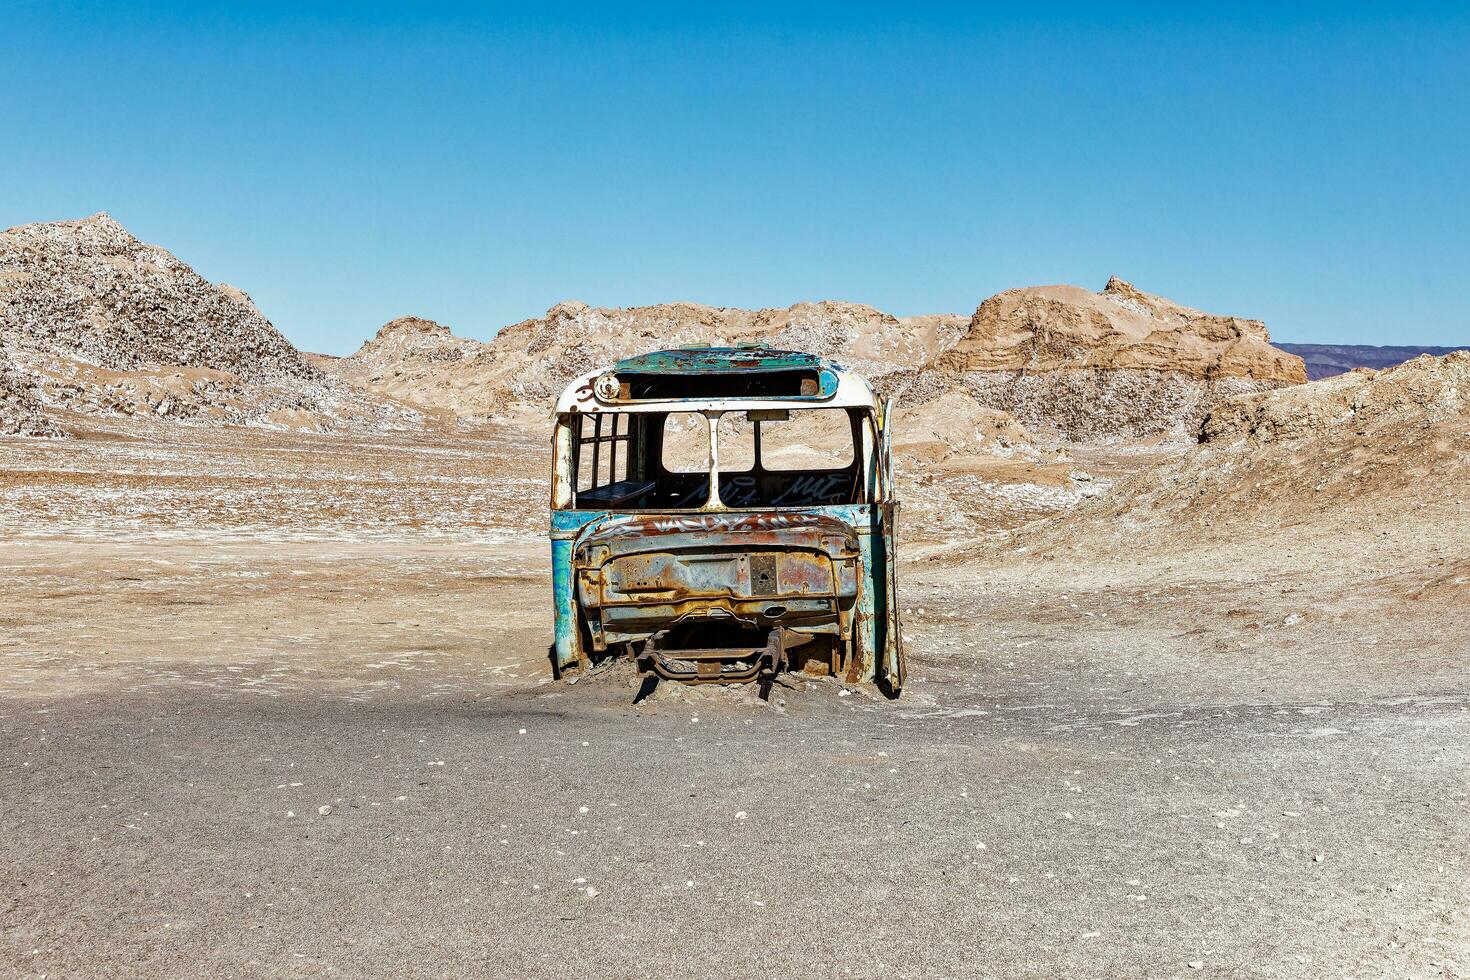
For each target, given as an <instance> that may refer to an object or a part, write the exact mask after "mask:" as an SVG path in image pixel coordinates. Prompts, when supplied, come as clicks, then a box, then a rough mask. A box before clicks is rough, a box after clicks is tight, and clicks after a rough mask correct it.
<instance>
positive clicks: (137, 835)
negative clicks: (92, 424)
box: [0, 429, 1470, 977]
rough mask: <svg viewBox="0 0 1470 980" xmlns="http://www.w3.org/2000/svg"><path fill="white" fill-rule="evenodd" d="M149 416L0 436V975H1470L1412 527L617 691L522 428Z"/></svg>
mask: <svg viewBox="0 0 1470 980" xmlns="http://www.w3.org/2000/svg"><path fill="white" fill-rule="evenodd" d="M160 431H161V430H160ZM173 431H174V434H172V435H167V436H165V435H155V436H154V437H151V438H148V439H139V438H136V437H133V436H127V435H122V434H117V435H115V437H114V438H112V439H111V440H104V439H100V438H92V439H81V440H68V441H21V440H4V441H0V489H3V502H0V573H3V574H0V974H3V975H5V976H43V975H44V976H49V977H58V976H85V977H97V976H139V975H146V976H325V975H339V976H385V977H386V976H465V975H483V976H517V977H522V976H524V977H531V976H579V975H580V976H610V977H643V976H650V977H661V976H670V975H719V976H812V977H831V976H857V977H878V976H882V977H910V976H914V977H918V976H925V977H927V976H940V977H944V976H948V977H973V976H1023V977H1056V976H1094V977H1120V976H1147V977H1159V976H1232V977H1233V976H1249V977H1277V976H1279V977H1322V976H1362V977H1368V976H1452V977H1453V976H1463V975H1466V974H1467V973H1470V914H1467V909H1470V884H1467V883H1470V809H1467V797H1470V668H1467V666H1466V658H1465V656H1464V653H1465V650H1466V649H1467V645H1470V644H1467V640H1470V629H1467V627H1466V625H1465V621H1464V618H1463V617H1462V616H1460V615H1459V614H1458V606H1456V605H1455V604H1451V603H1442V602H1438V601H1436V599H1435V593H1434V592H1433V589H1430V591H1429V593H1427V594H1426V592H1425V584H1424V583H1425V582H1431V584H1434V583H1437V585H1435V587H1437V588H1440V589H1458V588H1461V587H1462V586H1463V581H1464V579H1465V572H1466V569H1464V568H1460V569H1459V570H1458V571H1457V572H1456V571H1454V570H1451V573H1447V572H1446V571H1445V570H1444V568H1443V566H1442V565H1436V566H1435V567H1434V568H1430V567H1429V564H1428V559H1427V558H1426V557H1425V556H1424V554H1423V552H1422V551H1420V550H1418V549H1416V548H1415V547H1414V545H1413V543H1412V542H1397V541H1396V542H1390V543H1387V544H1385V543H1384V542H1383V541H1382V540H1381V539H1377V538H1373V539H1370V538H1366V537H1365V538H1363V539H1362V540H1357V539H1354V540H1348V541H1342V542H1335V543H1334V544H1333V546H1332V547H1331V548H1330V549H1327V548H1316V549H1314V548H1296V549H1293V550H1292V551H1291V552H1290V553H1288V552H1286V551H1284V550H1282V551H1273V552H1269V553H1265V554H1260V553H1255V552H1253V553H1252V555H1251V556H1249V557H1247V556H1245V555H1244V554H1240V553H1232V552H1230V551H1229V550H1228V549H1225V550H1222V551H1221V552H1219V553H1218V554H1213V555H1206V556H1202V557H1198V558H1196V559H1193V560H1190V559H1182V558H1179V557H1177V556H1175V557H1166V556H1151V555H1147V554H1127V555H1123V554H1094V555H1088V556H1085V557H1082V558H1078V557H1066V558H1058V559H1056V560H1047V559H1045V558H1044V556H1034V555H1033V556H1029V557H1028V556H1023V555H1017V554H1010V553H1007V552H1005V551H1004V550H1003V549H1001V550H994V551H991V552H985V553H983V554H981V556H980V557H978V558H976V557H971V558H968V559H966V560H964V561H963V562H956V561H951V560H949V559H947V558H946V557H945V556H946V555H947V554H949V552H948V551H947V550H946V549H945V548H944V547H940V546H939V545H938V544H937V543H932V542H924V541H921V540H915V541H911V542H909V543H908V556H907V560H906V562H905V564H904V566H903V569H902V588H903V590H904V594H905V605H906V607H907V620H906V626H907V636H908V643H909V649H910V653H911V657H912V674H913V680H912V682H911V683H910V685H909V687H908V689H906V691H905V692H904V694H903V696H902V697H901V698H900V699H899V700H897V701H894V702H889V701H884V700H882V699H880V698H878V697H876V696H875V695H872V694H870V693H869V692H867V691H866V690H863V689H859V688H848V687H844V686H842V685H840V684H837V683H834V682H830V681H825V680H802V679H796V678H792V679H788V682H787V683H786V684H785V685H784V686H782V687H779V688H778V689H777V691H776V693H775V695H774V696H773V698H772V701H771V702H770V703H763V702H761V701H759V700H758V699H756V698H755V697H754V696H753V695H752V694H751V693H750V692H749V691H747V690H744V689H734V690H724V689H708V688H701V689H669V688H668V687H667V686H665V687H662V688H660V689H659V690H658V691H657V692H656V693H655V694H654V696H653V697H651V698H650V699H648V700H647V701H645V702H642V703H641V704H637V705H635V704H634V703H633V693H634V688H633V686H632V681H633V678H632V676H631V674H630V672H629V670H628V668H626V667H622V666H614V667H612V668H609V669H608V670H606V671H605V672H602V673H598V674H594V675H592V676H589V677H586V678H584V679H582V680H581V681H580V682H578V683H576V684H574V685H567V684H558V683H553V682H551V681H550V680H549V677H548V671H547V668H546V663H545V649H546V643H547V639H548V634H549V630H550V624H549V606H548V602H547V598H548V597H547V592H548V587H547V581H546V578H547V562H546V558H545V547H544V545H543V543H542V541H541V540H540V536H539V530H538V527H537V525H538V523H539V522H540V521H541V520H542V515H541V512H540V508H541V506H542V502H543V500H544V482H542V474H541V459H542V455H543V448H542V445H541V440H540V439H539V438H538V439H535V440H527V439H521V438H520V437H517V436H515V435H513V434H508V433H504V432H493V431H487V432H453V433H445V434H443V435H442V436H441V437H434V438H430V437H425V438H423V439H421V440H419V441H417V442H413V443H409V442H400V443H397V444H393V445H388V444H376V443H372V442H370V441H364V440H353V439H348V438H340V439H334V438H328V437H305V436H301V437H287V436H281V435H269V434H264V433H250V432H248V431H244V430H241V431H223V430H222V431H220V432H214V433H206V432H204V431H202V430H199V431H192V430H187V429H177V430H173ZM1445 533H1446V534H1451V535H1456V534H1457V535H1460V536H1459V537H1452V538H1451V539H1449V542H1448V543H1449V546H1450V549H1449V550H1450V551H1451V552H1453V551H1454V550H1455V549H1456V548H1459V547H1460V546H1462V545H1464V544H1465V543H1466V542H1465V539H1464V532H1463V531H1457V530H1446V531H1445ZM1459 553H1460V554H1465V553H1470V550H1460V551H1459ZM1456 574H1458V575H1459V576H1460V577H1459V578H1458V579H1457V578H1455V577H1454V576H1455V575H1456ZM1411 594H1413V595H1416V596H1419V598H1418V599H1410V598H1408V596H1409V595H1411Z"/></svg>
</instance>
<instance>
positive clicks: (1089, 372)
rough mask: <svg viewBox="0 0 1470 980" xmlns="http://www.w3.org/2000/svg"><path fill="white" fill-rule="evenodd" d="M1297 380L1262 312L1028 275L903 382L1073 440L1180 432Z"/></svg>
mask: <svg viewBox="0 0 1470 980" xmlns="http://www.w3.org/2000/svg"><path fill="white" fill-rule="evenodd" d="M1304 381H1306V371H1305V368H1304V366H1303V364H1302V361H1301V359H1300V358H1298V357H1295V356H1293V355H1290V354H1287V353H1285V352H1283V351H1280V350H1278V349H1276V348H1275V347H1272V346H1271V342H1270V338H1269V337H1268V336H1267V333H1266V327H1265V324H1263V323H1261V322H1260V321H1259V320H1245V319H1241V318H1239V317H1231V316H1217V315H1214V314H1210V313H1202V312H1200V311H1199V310H1193V309H1189V308H1188V307H1184V306H1179V305H1178V304H1176V303H1173V302H1170V301H1169V300H1167V299H1164V298H1162V297H1159V296H1153V295H1150V294H1148V293H1145V292H1143V291H1141V290H1138V289H1136V288H1134V287H1133V286H1132V285H1130V284H1128V283H1126V282H1124V281H1122V280H1121V279H1117V278H1114V279H1111V280H1109V281H1108V284H1107V286H1106V288H1104V289H1103V290H1102V292H1098V293H1094V292H1089V291H1088V290H1085V289H1082V288H1080V287H1077V286H1033V287H1027V288H1024V289H1010V290H1006V291H1005V292H1002V293H997V294H996V295H995V296H992V297H990V298H989V299H987V300H986V301H985V302H984V303H982V304H980V306H979V308H978V309H976V311H975V315H974V316H973V317H971V319H970V323H969V326H968V328H967V330H966V331H965V332H964V334H963V335H962V336H960V337H959V338H958V339H957V340H956V341H955V343H954V344H953V345H952V346H950V347H949V348H948V349H947V350H945V351H944V352H942V353H941V354H939V355H938V356H936V357H935V358H933V359H932V360H931V361H930V362H929V363H928V364H926V365H925V366H924V368H923V369H922V370H921V371H919V372H918V373H917V374H916V376H915V377H914V378H913V379H912V381H911V382H909V384H908V386H907V392H906V396H907V399H908V400H919V399H921V398H927V397H931V396H932V395H933V394H934V393H935V392H936V391H942V390H946V389H950V388H961V389H963V390H965V391H967V392H969V393H970V394H971V395H972V396H973V397H974V398H975V399H976V400H977V401H978V402H980V403H981V404H982V405H986V406H989V407H992V408H996V409H1000V410H1002V411H1006V412H1009V413H1011V414H1012V415H1014V416H1016V417H1017V418H1018V419H1020V421H1021V422H1022V423H1023V424H1025V425H1028V426H1031V427H1034V428H1038V429H1045V430H1052V431H1056V432H1059V433H1060V434H1062V435H1064V436H1066V437H1067V438H1071V439H1094V438H1106V437H1115V436H1123V437H1137V436H1143V435H1149V434H1152V433H1158V432H1171V431H1172V432H1174V433H1176V434H1181V435H1182V434H1184V433H1186V432H1189V431H1190V430H1192V429H1193V428H1194V427H1195V426H1196V425H1197V424H1198V422H1199V420H1200V418H1202V417H1203V416H1204V414H1205V413H1206V412H1207V411H1208V410H1209V409H1210V407H1211V406H1213V405H1215V404H1217V403H1218V402H1219V401H1220V400H1221V399H1223V398H1226V397H1229V396H1231V395H1236V394H1241V393H1245V392H1251V391H1262V390H1267V389H1271V388H1277V387H1281V386H1283V385H1290V384H1299V383H1302V382H1304Z"/></svg>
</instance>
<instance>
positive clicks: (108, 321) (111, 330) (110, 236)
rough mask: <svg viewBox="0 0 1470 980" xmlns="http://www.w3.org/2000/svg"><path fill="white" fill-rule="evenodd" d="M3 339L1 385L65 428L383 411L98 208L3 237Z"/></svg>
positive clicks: (363, 415)
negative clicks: (5, 375)
mask: <svg viewBox="0 0 1470 980" xmlns="http://www.w3.org/2000/svg"><path fill="white" fill-rule="evenodd" d="M0 340H3V341H4V343H5V345H6V347H7V348H8V349H9V355H10V359H11V367H10V372H11V373H12V374H16V375H18V376H19V377H20V378H21V379H22V382H23V383H15V384H12V385H11V387H12V388H17V389H18V388H21V387H24V388H27V389H28V390H29V391H30V396H29V398H30V402H31V407H32V408H34V407H35V406H37V405H39V406H41V407H42V409H43V410H44V411H45V412H46V413H47V415H48V416H51V417H53V419H60V420H62V421H63V423H64V422H65V421H66V419H67V418H68V417H75V416H88V415H128V416H139V417H150V418H167V419H173V420H190V421H194V422H227V423H251V424H264V425H278V426H288V427H308V428H314V427H323V426H331V425H334V424H343V423H348V422H371V421H373V420H374V419H380V418H382V417H384V416H386V415H391V414H393V413H392V411H391V409H389V410H385V409H384V408H383V407H382V406H381V405H379V404H378V403H377V400H375V399H371V398H365V397H364V396H363V395H362V394H361V393H360V392H358V391H356V390H354V389H352V388H350V387H348V386H345V385H342V384H341V383H339V382H337V381H335V380H333V379H330V378H328V377H326V376H325V375H324V374H323V373H322V372H321V371H320V370H319V369H317V368H316V367H315V366H313V365H312V364H310V363H309V362H308V361H307V360H306V358H305V357H303V355H302V354H301V353H300V352H299V351H297V350H296V348H295V347H293V346H292V345H291V343H290V341H288V340H286V338H285V337H283V336H282V335H281V333H280V331H278V330H277V329H276V328H275V327H274V326H273V325H272V324H271V323H270V321H269V320H267V319H266V318H265V317H264V316H262V315H261V313H260V311H259V310H258V309H256V307H255V304H254V303H253V302H252V301H251V299H250V297H249V296H248V295H246V294H245V293H244V292H242V291H241V290H239V289H236V288H234V287H232V286H227V285H214V284H211V283H209V282H207V281H206V280H205V279H203V278H202V277H201V276H199V275H198V274H197V273H195V272H194V270H193V269H191V268H189V266H187V265H185V264H184V263H183V262H181V261H179V260H178V259H177V258H175V257H174V256H173V255H171V254H170V253H168V252H167V251H165V250H164V249H161V248H158V247H156V246H152V245H146V244H144V243H143V242H140V241H139V240H138V239H136V238H134V237H133V236H132V235H130V234H129V233H128V232H127V230H126V229H124V228H123V227H122V226H121V225H120V224H118V223H117V222H116V221H114V220H113V219H112V218H110V217H108V216H107V215H106V214H96V215H93V216H92V217H90V218H86V219H84V220H81V221H56V222H49V223H43V224H31V225H21V226H19V227H16V228H11V229H8V230H6V231H4V232H0ZM9 414H12V412H11V410H7V415H9ZM400 414H401V413H400ZM53 424H54V423H53ZM7 427H11V428H14V426H13V425H11V424H10V423H7Z"/></svg>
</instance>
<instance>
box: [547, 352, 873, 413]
mask: <svg viewBox="0 0 1470 980" xmlns="http://www.w3.org/2000/svg"><path fill="white" fill-rule="evenodd" d="M800 407H810V408H852V407H865V408H876V407H877V402H876V399H875V398H874V396H873V390H872V389H871V388H870V387H869V386H868V383H867V382H866V381H865V380H863V378H862V377H860V376H859V375H856V374H853V373H852V372H850V371H847V370H844V369H843V368H842V367H840V366H839V365H837V364H835V363H833V362H831V361H829V360H827V359H825V358H822V357H818V356H816V355H815V354H807V353H804V352H802V351H789V350H775V349H773V348H769V347H763V346H750V347H715V346H705V347H682V348H678V349H676V350H662V351H654V352H653V353H649V354H639V355H636V356H634V357H625V358H623V359H622V360H620V361H618V362H617V363H616V364H614V365H613V366H612V367H610V368H604V369H600V370H596V371H589V372H588V373H586V374H584V375H581V376H580V377H578V378H577V379H576V380H575V381H573V382H572V383H571V384H570V385H568V386H567V388H566V390H565V391H564V392H563V393H562V396H561V398H560V399H558V400H557V404H556V411H557V414H565V413H568V412H636V411H646V410H650V409H652V410H667V411H681V412H688V411H701V410H713V411H724V410H729V409H750V408H800Z"/></svg>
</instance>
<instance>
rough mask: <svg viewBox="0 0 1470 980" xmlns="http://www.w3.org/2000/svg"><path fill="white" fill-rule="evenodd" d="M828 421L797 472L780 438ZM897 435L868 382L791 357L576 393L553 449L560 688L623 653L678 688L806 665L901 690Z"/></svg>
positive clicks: (662, 368)
mask: <svg viewBox="0 0 1470 980" xmlns="http://www.w3.org/2000/svg"><path fill="white" fill-rule="evenodd" d="M802 413H813V414H811V415H803V414H802ZM816 413H822V414H821V420H822V424H823V425H825V426H826V427H825V428H819V429H815V430H813V431H814V432H815V433H816V435H817V437H818V438H816V439H811V438H808V440H807V441H809V442H811V441H817V442H821V443H823V445H821V446H819V447H817V448H816V449H815V450H813V448H812V447H810V446H806V445H802V444H799V443H797V444H794V445H795V449H794V450H791V451H794V452H795V453H796V458H797V465H791V464H790V456H791V454H790V452H789V451H788V450H790V449H791V447H787V446H782V445H779V443H780V437H781V436H782V434H783V433H786V432H787V431H788V430H790V429H792V428H793V426H792V425H791V423H792V422H793V421H794V422H797V423H801V422H803V421H804V420H810V419H815V418H817V414H816ZM676 421H677V422H678V423H679V424H678V425H676V424H675V422H676ZM887 421H888V420H887V418H886V417H885V412H884V410H883V408H882V407H880V406H879V405H878V403H877V402H876V400H875V399H874V397H873V394H872V391H871V389H870V388H869V387H868V385H867V383H866V382H864V381H863V380H862V379H861V378H858V377H857V376H855V375H852V374H850V373H847V372H843V371H842V370H841V369H839V368H837V367H836V366H835V365H832V364H830V363H829V362H826V361H822V360H820V359H818V358H814V357H811V356H810V355H805V354H798V353H792V352H784V351H769V350H766V349H763V348H761V349H755V350H750V349H744V348H700V349H695V350H681V351H666V352H660V353H658V354H653V355H645V356H644V357H639V358H629V359H626V360H624V361H621V362H619V363H618V364H617V365H615V366H614V367H613V368H611V369H609V370H607V371H602V372H593V373H591V374H588V375H585V376H584V377H582V378H579V379H578V380H577V382H575V383H573V384H572V385H571V386H570V387H569V388H568V389H567V391H566V393H565V394H564V395H563V396H562V398H561V399H560V400H559V402H558V404H557V409H556V428H555V434H554V436H553V457H554V460H555V467H554V474H553V485H552V510H551V541H552V569H553V575H552V582H553V590H554V599H555V611H556V634H555V635H556V639H555V643H554V644H553V645H552V648H551V660H552V665H553V668H554V669H555V671H556V672H557V674H558V675H561V674H562V673H564V672H567V671H573V670H577V669H581V668H585V667H587V666H588V665H590V664H591V663H594V662H596V661H598V660H601V659H602V658H604V657H606V656H609V655H611V654H613V653H616V652H620V651H622V652H627V653H629V654H631V655H632V656H633V657H634V658H635V659H636V660H637V662H638V664H639V666H640V668H641V669H643V670H645V671H647V672H650V673H653V674H656V675H658V676H661V677H664V678H668V679H677V680H684V681H694V682H697V681H723V682H728V681H743V680H763V681H766V682H769V680H770V679H771V677H772V676H773V675H774V674H775V672H776V671H778V670H780V669H783V668H785V667H787V666H796V667H802V668H804V669H807V670H812V671H817V672H827V673H835V674H840V675H842V676H844V677H846V678H847V679H849V680H852V681H869V682H873V683H876V684H878V685H879V686H880V687H882V688H884V689H885V690H887V691H890V692H892V693H896V692H897V690H898V689H899V688H900V687H901V686H902V683H903V671H904V664H903V648H902V640H901V636H900V633H899V626H898V615H897V609H896V606H895V601H894V594H893V585H894V582H893V561H894V553H893V526H894V519H895V517H896V512H897V501H896V500H895V499H894V498H893V494H892V489H891V488H892V478H891V464H890V462H889V452H888V433H887V428H886V423H887ZM742 440H743V441H742ZM675 444H678V445H682V447H683V449H682V451H683V452H684V453H685V456H686V457H687V458H685V459H684V464H685V465H677V463H671V462H670V458H671V455H674V456H677V455H678V454H677V453H675V452H672V450H671V447H672V446H674V445H675ZM737 450H738V451H737ZM783 453H785V454H786V455H784V456H783ZM802 453H806V454H807V455H809V456H810V455H813V454H814V455H815V456H816V457H820V458H818V459H817V462H816V463H815V464H814V465H801V459H800V457H801V454H802ZM823 453H825V454H827V455H826V456H823ZM737 457H740V458H737Z"/></svg>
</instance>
